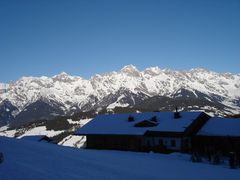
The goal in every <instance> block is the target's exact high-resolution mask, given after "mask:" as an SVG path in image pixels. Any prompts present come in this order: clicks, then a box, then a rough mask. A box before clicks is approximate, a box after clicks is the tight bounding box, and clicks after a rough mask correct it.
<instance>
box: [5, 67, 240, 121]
mask: <svg viewBox="0 0 240 180" xmlns="http://www.w3.org/2000/svg"><path fill="white" fill-rule="evenodd" d="M176 106H178V107H179V108H181V109H184V110H186V109H188V110H198V109H201V110H205V111H207V112H212V113H214V114H220V115H223V114H231V113H239V111H240V74H231V73H217V72H213V71H208V70H205V69H200V68H197V69H191V70H189V71H174V70H169V69H160V68H158V67H151V68H147V69H145V70H144V71H139V70H138V69H137V68H136V67H135V66H133V65H128V66H125V67H123V68H122V69H121V70H120V71H118V72H111V73H106V74H101V75H99V74H96V75H95V76H93V77H91V78H90V79H89V80H87V79H83V78H81V77H79V76H71V75H68V74H66V73H64V72H62V73H60V74H58V75H56V76H53V77H46V76H42V77H22V78H21V79H19V80H17V81H16V82H14V83H9V84H3V83H0V125H6V124H9V123H10V124H11V123H12V122H14V123H16V122H30V121H33V120H39V119H51V118H53V117H55V116H58V115H72V114H74V113H77V112H86V111H95V112H100V111H106V112H109V111H114V109H116V108H121V109H127V108H128V109H129V108H130V109H134V110H173V109H174V108H175V107H176Z"/></svg>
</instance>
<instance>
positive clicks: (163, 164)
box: [0, 137, 240, 180]
mask: <svg viewBox="0 0 240 180" xmlns="http://www.w3.org/2000/svg"><path fill="white" fill-rule="evenodd" d="M0 152H2V153H3V154H4V162H3V163H2V164H0V179H1V180H30V179H31V180H32V179H34V180H44V179H51V180H65V179H67V180H73V179H74V180H81V179H91V180H92V179H93V180H94V179H114V180H118V179H121V180H122V179H126V180H127V179H130V180H134V179H144V180H146V179H151V180H154V179H158V180H174V179H184V180H215V179H216V180H220V179H223V180H228V179H231V180H239V179H240V169H236V170H232V169H229V168H228V166H225V165H221V166H214V165H210V164H204V163H192V162H190V161H189V156H188V155H183V154H177V153H175V154H171V155H163V154H153V153H135V152H121V151H105V150H86V149H77V148H70V147H63V146H58V145H53V144H48V143H40V142H32V141H27V140H21V139H13V138H6V137H0Z"/></svg>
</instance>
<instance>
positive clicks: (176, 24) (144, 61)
mask: <svg viewBox="0 0 240 180" xmlns="http://www.w3.org/2000/svg"><path fill="white" fill-rule="evenodd" d="M127 64H134V65H135V66H137V67H138V69H140V70H143V69H144V68H146V67H150V66H159V67H160V68H170V69H176V70H182V69H190V68H195V67H202V68H207V69H210V70H214V71H217V72H232V73H240V71H239V67H240V1H239V0H181V1H179V0H145V1H141V0H136V1H133V0H96V1H93V0H85V1H80V0H79V1H77V0H65V1H63V0H34V1H33V0H21V1H19V0H1V1H0V82H8V81H10V80H17V79H18V78H20V77H21V76H30V75H31V76H40V75H47V76H52V75H55V74H58V73H59V72H61V71H65V72H67V73H69V74H72V75H80V76H82V77H84V78H89V77H90V76H91V75H94V74H95V73H104V72H109V71H113V70H119V69H121V68H122V67H123V66H124V65H127Z"/></svg>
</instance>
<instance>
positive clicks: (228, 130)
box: [197, 117, 240, 136]
mask: <svg viewBox="0 0 240 180" xmlns="http://www.w3.org/2000/svg"><path fill="white" fill-rule="evenodd" d="M197 135H205V136H210V135H211V136H240V118H221V117H213V118H211V119H210V120H209V121H208V122H207V123H206V124H205V125H204V126H203V127H202V128H201V129H200V131H199V132H198V133H197Z"/></svg>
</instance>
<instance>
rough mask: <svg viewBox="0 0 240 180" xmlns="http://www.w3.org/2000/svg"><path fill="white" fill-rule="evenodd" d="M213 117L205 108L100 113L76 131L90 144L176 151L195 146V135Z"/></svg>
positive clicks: (113, 147) (129, 148) (104, 146)
mask: <svg viewBox="0 0 240 180" xmlns="http://www.w3.org/2000/svg"><path fill="white" fill-rule="evenodd" d="M209 119H210V116H208V115H207V114H205V113H203V112H146V113H128V114H112V115H99V116H97V117H96V118H95V119H93V120H92V121H90V122H89V123H88V124H86V125H85V126H83V127H82V128H80V129H78V130H77V131H76V134H77V135H81V136H86V139H87V141H86V148H92V149H115V150H130V151H155V152H172V151H182V152H187V151H190V150H191V148H192V147H191V139H192V137H193V136H194V135H196V134H197V132H198V131H199V130H200V129H201V128H202V126H203V125H204V124H205V123H206V122H207V121H208V120H209Z"/></svg>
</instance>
